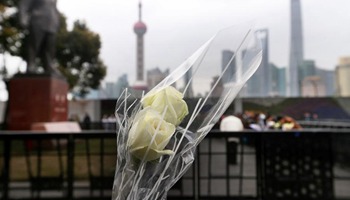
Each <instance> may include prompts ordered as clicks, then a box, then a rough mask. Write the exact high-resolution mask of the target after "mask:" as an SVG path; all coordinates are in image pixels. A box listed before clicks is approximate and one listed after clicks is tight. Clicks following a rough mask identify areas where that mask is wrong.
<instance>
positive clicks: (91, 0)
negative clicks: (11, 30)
mask: <svg viewBox="0 0 350 200" xmlns="http://www.w3.org/2000/svg"><path fill="white" fill-rule="evenodd" d="M142 3H143V16H142V18H143V21H144V22H145V24H146V25H147V28H148V30H147V33H146V35H145V69H146V70H147V69H151V68H154V67H156V66H159V67H160V68H167V67H169V68H171V69H174V68H175V67H176V66H178V65H179V64H181V63H182V61H184V60H185V59H186V58H187V57H188V56H190V55H191V54H192V53H193V52H194V51H195V50H196V49H197V48H198V47H199V46H200V45H201V44H203V43H204V42H205V41H206V40H208V39H209V38H210V37H211V36H212V35H214V34H215V33H216V32H217V31H218V30H220V29H222V28H225V27H228V26H231V25H234V24H238V23H241V22H245V21H250V20H254V21H255V24H256V26H255V27H256V29H259V28H268V29H269V34H270V43H269V45H270V52H269V53H270V62H273V63H274V64H276V65H277V66H280V67H282V66H287V64H288V59H289V46H290V45H289V31H290V26H289V24H290V0H144V1H143V2H142ZM301 3H302V19H303V35H304V52H305V55H304V57H305V58H306V59H313V60H315V61H316V65H317V66H318V67H320V68H324V69H334V68H335V66H336V64H337V62H338V58H339V57H340V56H350V12H349V8H350V1H349V0H301ZM137 5H138V0H99V1H97V0H58V8H59V10H60V11H61V12H63V13H64V14H65V15H66V16H67V18H68V24H69V25H70V26H71V24H72V23H73V21H75V20H78V19H80V20H85V21H86V23H87V25H88V26H89V27H90V28H91V29H92V30H93V31H95V32H97V33H99V34H100V36H101V39H102V51H101V58H102V59H103V61H104V62H105V64H106V65H107V66H108V74H107V77H106V79H105V80H107V81H115V80H116V79H117V78H118V77H119V76H120V75H121V74H123V73H127V74H129V82H130V83H131V84H132V83H133V81H134V79H135V68H136V64H135V62H136V61H135V57H136V55H135V54H136V53H135V52H136V36H135V34H134V32H133V25H134V23H135V22H136V21H137V20H138V6H137Z"/></svg>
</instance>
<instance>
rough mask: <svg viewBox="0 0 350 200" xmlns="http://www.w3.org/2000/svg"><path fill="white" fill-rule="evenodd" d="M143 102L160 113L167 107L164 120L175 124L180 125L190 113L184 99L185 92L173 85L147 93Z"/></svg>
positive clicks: (145, 105)
mask: <svg viewBox="0 0 350 200" xmlns="http://www.w3.org/2000/svg"><path fill="white" fill-rule="evenodd" d="M141 102H142V105H143V107H144V108H146V107H148V106H150V107H152V108H153V109H155V110H157V111H158V112H159V113H160V114H162V113H163V112H164V110H165V108H166V107H167V110H166V113H165V116H164V120H165V121H167V122H169V123H172V124H174V125H175V126H176V125H179V124H180V123H181V121H182V120H183V119H184V118H185V117H186V115H187V114H188V107H187V104H186V102H185V101H184V100H183V94H182V93H181V92H179V91H177V90H176V89H175V88H174V87H172V86H168V87H166V88H164V89H162V90H161V91H158V92H151V93H149V94H147V95H146V96H145V97H144V98H143V99H142V101H141Z"/></svg>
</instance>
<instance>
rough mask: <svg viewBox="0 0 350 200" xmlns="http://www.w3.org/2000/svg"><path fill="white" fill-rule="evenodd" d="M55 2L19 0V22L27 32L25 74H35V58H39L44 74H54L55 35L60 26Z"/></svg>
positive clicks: (56, 71)
mask: <svg viewBox="0 0 350 200" xmlns="http://www.w3.org/2000/svg"><path fill="white" fill-rule="evenodd" d="M56 3H57V2H56V0H21V1H20V3H19V20H20V24H21V26H22V27H23V28H25V29H27V30H28V31H29V34H28V40H27V48H26V50H27V52H26V53H27V56H26V61H27V73H36V72H37V66H36V64H35V59H36V57H38V56H39V57H40V58H41V61H42V64H43V68H44V70H45V73H49V74H55V73H58V70H57V69H56V68H55V66H54V63H53V60H54V57H55V49H56V47H55V41H56V33H57V31H58V28H59V25H60V22H59V20H60V16H59V12H58V10H57V7H56Z"/></svg>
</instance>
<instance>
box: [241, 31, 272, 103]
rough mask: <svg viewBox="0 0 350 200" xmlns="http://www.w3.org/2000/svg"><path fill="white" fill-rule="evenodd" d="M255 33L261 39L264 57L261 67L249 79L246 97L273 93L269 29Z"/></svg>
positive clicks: (264, 95)
mask: <svg viewBox="0 0 350 200" xmlns="http://www.w3.org/2000/svg"><path fill="white" fill-rule="evenodd" d="M255 34H256V36H257V37H258V38H259V40H260V41H261V45H262V49H263V57H262V60H261V63H260V66H259V68H258V69H257V70H256V72H255V73H254V74H253V76H252V77H251V78H250V79H249V80H248V82H247V87H246V90H245V94H244V95H245V96H246V97H266V96H269V95H271V82H272V79H271V70H270V64H269V32H268V30H267V29H260V30H257V31H256V33H255ZM242 59H243V57H242ZM247 61H249V60H246V61H245V60H243V61H242V62H243V63H245V62H247Z"/></svg>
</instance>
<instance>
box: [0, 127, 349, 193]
mask: <svg viewBox="0 0 350 200" xmlns="http://www.w3.org/2000/svg"><path fill="white" fill-rule="evenodd" d="M115 139H116V135H115V132H114V131H111V132H108V131H84V132H81V133H41V132H1V133H0V169H1V171H0V178H1V182H0V191H1V192H0V199H110V196H111V189H112V185H113V176H114V167H115V160H116V158H115V156H116V153H115V152H116V141H115ZM349 145H350V130H348V129H342V130H331V131H321V130H315V131H312V130H308V131H296V132H293V131H292V132H277V131H272V132H219V131H212V132H210V133H209V134H208V136H207V137H206V139H204V140H203V141H202V142H201V144H200V145H199V147H198V150H197V158H196V160H195V163H194V165H193V167H192V168H190V169H189V170H188V172H187V173H186V174H185V175H184V176H183V178H182V179H181V180H180V181H179V182H178V183H177V184H176V185H175V186H174V187H173V188H172V189H171V191H169V193H168V199H350V190H349V188H350V148H349Z"/></svg>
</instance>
